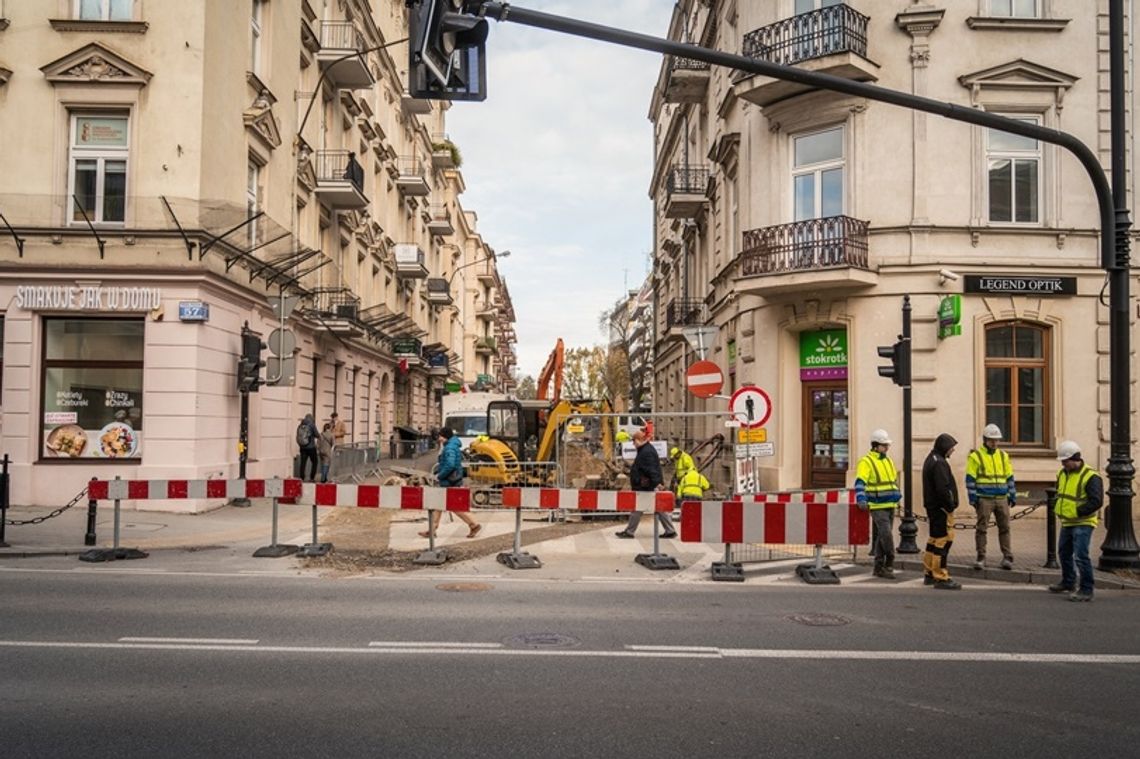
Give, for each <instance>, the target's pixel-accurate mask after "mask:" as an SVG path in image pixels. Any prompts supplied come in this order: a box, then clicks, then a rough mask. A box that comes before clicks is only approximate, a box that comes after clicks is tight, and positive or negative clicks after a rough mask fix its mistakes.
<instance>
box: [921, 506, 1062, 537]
mask: <svg viewBox="0 0 1140 759" xmlns="http://www.w3.org/2000/svg"><path fill="white" fill-rule="evenodd" d="M1046 505H1048V504H1047V503H1046V502H1045V501H1039V502H1037V503H1035V504H1033V505H1032V506H1026V507H1025V508H1024V509H1022V510H1021V511H1018V512H1016V513H1011V514H1010V515H1009V521H1011V522H1012V521H1014V520H1016V519H1022V518H1024V517H1027V516H1029V515H1030V514H1032V513H1033V512H1034V511H1037V509H1039V508H1041V507H1042V506H1046ZM914 518H915V519H917V520H918V521H919V522H928V521H930V520H929V518H928V517H925V516H923V515H922V514H915V515H914ZM996 525H997V520H996V519H992V518H991V519H990V520H989V521H988V522H986V529H987V530H988V529H989V528H991V527H994V526H996ZM953 527H954V529H955V530H976V529H978V523H977V520H975V521H973V522H969V523H967V522H955V523H954V524H953Z"/></svg>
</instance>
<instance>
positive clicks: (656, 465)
mask: <svg viewBox="0 0 1140 759" xmlns="http://www.w3.org/2000/svg"><path fill="white" fill-rule="evenodd" d="M633 444H634V445H635V446H637V456H636V457H634V459H633V464H632V465H630V467H629V483H630V486H631V487H632V488H633V489H634V490H642V491H646V490H661V489H662V488H663V487H664V485H665V477H664V475H662V474H661V459H659V458H658V457H657V449H656V448H654V447H653V444H652V443H650V442H649V436H648V435H646V434H645V432H643V431H640V430H639V431H638V432H635V433H634V435H633ZM654 513H655V514H656V516H657V521H659V522H660V523H661V529H662V530H664V532H662V533H661V537H663V538H675V537H677V531H676V530H675V529H674V528H673V519H672V518H671V517H670V516H669V515H668V514H666V513H665V512H663V511H657V512H654ZM639 524H641V512H640V511H631V512H630V514H629V522H627V523H626V525H625V529H624V530H618V532H617V536H618V537H619V538H632V537H633V533H634V532H635V531H636V530H637V525H639Z"/></svg>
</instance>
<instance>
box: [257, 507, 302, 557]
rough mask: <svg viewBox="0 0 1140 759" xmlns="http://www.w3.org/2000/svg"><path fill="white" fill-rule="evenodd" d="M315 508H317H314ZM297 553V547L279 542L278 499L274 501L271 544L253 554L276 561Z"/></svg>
mask: <svg viewBox="0 0 1140 759" xmlns="http://www.w3.org/2000/svg"><path fill="white" fill-rule="evenodd" d="M314 508H315V507H314ZM294 553H297V546H294V545H289V544H283V543H278V542H277V498H276V497H274V499H273V530H272V536H271V537H270V543H269V545H267V546H262V547H261V548H258V549H257V550H256V551H254V552H253V555H254V558H258V559H276V558H280V557H282V556H289V555H290V554H294Z"/></svg>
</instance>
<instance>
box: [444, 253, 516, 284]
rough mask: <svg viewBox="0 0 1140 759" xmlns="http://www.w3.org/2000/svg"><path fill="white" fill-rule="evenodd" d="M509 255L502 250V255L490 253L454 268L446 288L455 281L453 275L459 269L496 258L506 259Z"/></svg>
mask: <svg viewBox="0 0 1140 759" xmlns="http://www.w3.org/2000/svg"><path fill="white" fill-rule="evenodd" d="M509 255H511V252H510V251H509V250H504V251H503V252H502V253H492V254H491V255H489V256H483V257H482V258H476V259H475V260H474V261H468V262H467V263H465V264H463V265H462V266H457V267H455V271H453V272H451V276H450V277H448V278H447V284H448V287H449V288H450V286H451V281H452V280H453V279H455V275H456V274H458V273H459V270H460V269H466V268H467V267H468V266H474V265H475V264H481V263H483V262H484V261H492V260H494V259H497V258H506V257H508V256H509Z"/></svg>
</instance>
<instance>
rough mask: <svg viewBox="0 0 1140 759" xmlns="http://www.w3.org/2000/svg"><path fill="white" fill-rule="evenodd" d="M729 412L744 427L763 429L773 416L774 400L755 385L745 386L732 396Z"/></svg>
mask: <svg viewBox="0 0 1140 759" xmlns="http://www.w3.org/2000/svg"><path fill="white" fill-rule="evenodd" d="M728 410H729V411H730V412H731V413H732V416H733V417H734V418H736V419H738V420H740V425H741V426H742V427H763V426H764V423H765V422H767V421H768V418H769V417H770V416H772V399H771V398H769V397H768V394H767V393H765V392H764V391H763V390H761V389H760V388H758V387H756V386H755V385H745V386H744V387H742V388H740V389H739V390H737V391H736V392H735V393H733V394H732V398H731V400H729V402H728Z"/></svg>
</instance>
